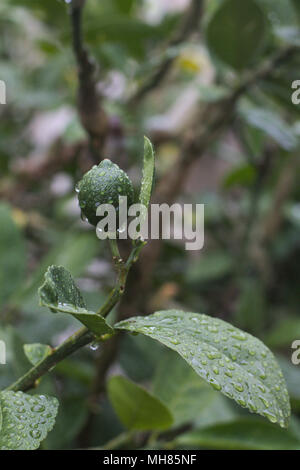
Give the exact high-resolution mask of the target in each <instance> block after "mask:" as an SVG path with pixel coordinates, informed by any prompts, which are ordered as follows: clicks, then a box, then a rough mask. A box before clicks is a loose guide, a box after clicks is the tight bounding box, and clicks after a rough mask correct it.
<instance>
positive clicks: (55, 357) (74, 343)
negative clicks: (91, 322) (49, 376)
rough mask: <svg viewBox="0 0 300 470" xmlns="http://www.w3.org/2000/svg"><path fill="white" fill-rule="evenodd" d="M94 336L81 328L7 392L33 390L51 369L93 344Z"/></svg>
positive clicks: (8, 388)
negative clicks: (37, 382) (36, 383)
mask: <svg viewBox="0 0 300 470" xmlns="http://www.w3.org/2000/svg"><path fill="white" fill-rule="evenodd" d="M93 339H94V334H93V333H92V332H90V331H89V330H88V329H87V328H81V329H80V330H78V331H77V332H76V333H75V334H74V335H72V336H70V337H69V338H68V339H67V340H66V341H65V342H64V343H62V344H61V345H60V346H58V347H57V348H56V349H54V351H53V352H52V354H50V355H49V356H47V357H46V358H45V359H42V360H41V361H40V362H39V363H38V364H37V365H35V366H34V367H32V368H31V369H30V370H29V371H28V372H27V373H26V374H25V375H23V377H20V378H19V379H18V380H17V381H16V382H14V383H13V384H12V385H10V386H9V387H7V389H6V390H12V391H14V392H16V391H18V390H21V391H23V392H26V391H27V390H29V389H30V388H32V387H33V386H34V384H35V382H36V381H37V380H38V379H39V378H40V377H42V376H43V375H45V374H46V373H47V372H48V371H49V370H50V369H52V368H53V367H55V366H56V364H58V363H59V362H60V361H62V360H63V359H65V358H66V357H68V356H70V355H71V354H73V353H74V352H75V351H77V350H78V349H80V348H82V347H83V346H86V345H87V344H89V343H91V342H92V341H93Z"/></svg>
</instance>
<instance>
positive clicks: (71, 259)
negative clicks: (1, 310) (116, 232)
mask: <svg viewBox="0 0 300 470" xmlns="http://www.w3.org/2000/svg"><path fill="white" fill-rule="evenodd" d="M98 252H99V240H98V239H97V237H95V236H94V234H91V233H80V234H78V233H76V234H69V233H68V234H67V235H64V234H61V233H60V234H59V239H58V240H57V242H56V243H55V245H54V246H53V248H52V249H51V250H50V251H49V253H48V254H47V255H46V256H45V257H44V258H43V259H42V261H41V263H40V265H39V267H38V268H37V269H36V271H35V272H34V274H33V276H32V278H31V279H30V281H29V283H28V284H27V285H25V286H24V287H23V288H22V289H21V290H20V291H19V292H18V295H17V299H14V302H16V303H17V305H20V306H21V305H22V306H23V305H24V302H25V301H31V300H34V302H35V301H36V296H37V289H38V288H39V286H40V285H41V284H42V282H43V279H44V275H45V271H46V270H47V268H48V266H50V265H52V264H54V265H62V266H65V268H66V269H68V270H69V271H71V272H72V273H73V275H74V276H78V275H80V274H81V273H82V272H83V271H84V269H85V267H86V266H87V265H88V264H89V263H90V261H91V259H93V257H94V256H95V255H96V253H98Z"/></svg>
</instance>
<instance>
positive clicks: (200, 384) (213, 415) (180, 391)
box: [153, 350, 234, 427]
mask: <svg viewBox="0 0 300 470" xmlns="http://www.w3.org/2000/svg"><path fill="white" fill-rule="evenodd" d="M153 393H154V395H155V396H156V397H158V398H159V399H160V400H161V401H162V402H163V403H165V404H166V406H168V408H169V410H170V411H171V413H172V415H173V416H174V426H175V427H178V426H181V425H183V424H187V423H197V426H199V425H201V427H203V426H208V425H210V424H214V423H216V422H217V423H220V422H224V421H228V420H231V419H233V418H234V412H233V411H232V409H231V407H230V406H229V405H231V403H230V402H229V400H227V399H226V398H225V397H224V396H222V395H221V394H220V393H218V392H216V391H214V390H212V388H211V387H210V386H209V385H208V384H207V383H206V382H205V381H204V380H202V379H201V378H200V377H199V375H198V374H196V372H195V371H194V370H193V369H192V368H191V367H189V365H188V364H187V363H186V362H185V361H184V360H183V359H182V358H181V357H180V356H179V355H178V354H176V353H175V352H174V351H171V350H165V351H164V354H162V355H161V358H160V361H159V365H158V368H157V371H156V374H155V376H154V382H153Z"/></svg>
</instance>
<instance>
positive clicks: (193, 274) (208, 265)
mask: <svg viewBox="0 0 300 470" xmlns="http://www.w3.org/2000/svg"><path fill="white" fill-rule="evenodd" d="M231 270H232V258H231V257H230V256H229V255H228V254H227V253H224V252H223V251H215V252H212V253H206V254H203V255H201V256H200V258H198V259H195V260H194V261H192V262H191V263H190V264H189V268H188V270H187V273H186V279H187V281H188V282H190V283H200V282H201V283H203V282H213V281H217V280H219V279H222V278H223V277H225V276H227V275H228V274H230V272H231Z"/></svg>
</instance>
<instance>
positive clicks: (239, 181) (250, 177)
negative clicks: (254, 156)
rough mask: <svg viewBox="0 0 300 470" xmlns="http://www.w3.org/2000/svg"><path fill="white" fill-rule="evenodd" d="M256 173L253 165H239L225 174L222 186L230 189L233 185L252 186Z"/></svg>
mask: <svg viewBox="0 0 300 470" xmlns="http://www.w3.org/2000/svg"><path fill="white" fill-rule="evenodd" d="M256 173H257V171H256V169H255V167H254V166H253V165H239V166H237V167H235V168H233V170H230V172H229V173H228V174H227V175H226V176H225V181H224V187H225V188H226V189H231V188H232V187H233V186H242V187H243V186H252V185H253V183H254V181H255V177H256Z"/></svg>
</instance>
